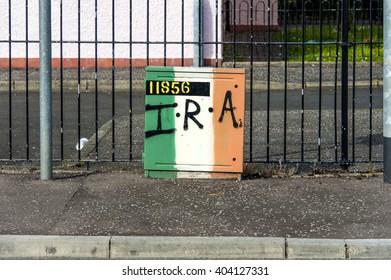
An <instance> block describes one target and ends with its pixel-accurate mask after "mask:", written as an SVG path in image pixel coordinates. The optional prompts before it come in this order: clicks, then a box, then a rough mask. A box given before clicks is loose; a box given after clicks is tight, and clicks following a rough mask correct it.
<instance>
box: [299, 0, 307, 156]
mask: <svg viewBox="0 0 391 280" xmlns="http://www.w3.org/2000/svg"><path fill="white" fill-rule="evenodd" d="M302 12H303V18H302V26H301V27H302V54H301V55H302V58H301V129H300V132H301V141H300V142H301V149H300V154H301V161H304V102H305V98H304V88H305V59H306V57H305V55H306V17H305V16H304V15H305V13H306V9H305V2H304V1H303V2H302Z"/></svg>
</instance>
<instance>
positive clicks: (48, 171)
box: [39, 0, 53, 180]
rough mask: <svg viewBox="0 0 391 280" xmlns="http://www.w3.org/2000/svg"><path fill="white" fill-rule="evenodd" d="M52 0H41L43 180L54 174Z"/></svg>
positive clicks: (40, 91)
mask: <svg viewBox="0 0 391 280" xmlns="http://www.w3.org/2000/svg"><path fill="white" fill-rule="evenodd" d="M50 1H51V0H39V62H40V67H39V76H40V78H39V79H40V86H39V103H40V109H39V117H40V159H41V162H40V163H41V180H50V179H52V176H53V164H52V65H51V63H52V51H51V42H52V36H51V33H52V30H51V2H50Z"/></svg>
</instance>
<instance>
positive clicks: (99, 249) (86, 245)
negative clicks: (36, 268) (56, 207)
mask: <svg viewBox="0 0 391 280" xmlns="http://www.w3.org/2000/svg"><path fill="white" fill-rule="evenodd" d="M109 244H110V237H109V236H107V237H106V236H33V235H3V236H0V259H108V258H109V257H110V255H109V249H110V248H109Z"/></svg>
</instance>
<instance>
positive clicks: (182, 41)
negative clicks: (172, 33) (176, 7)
mask: <svg viewBox="0 0 391 280" xmlns="http://www.w3.org/2000/svg"><path fill="white" fill-rule="evenodd" d="M181 7H182V8H181V65H182V66H185V43H184V42H185V1H184V0H182V6H181Z"/></svg>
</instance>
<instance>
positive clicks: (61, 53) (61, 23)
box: [60, 0, 64, 161]
mask: <svg viewBox="0 0 391 280" xmlns="http://www.w3.org/2000/svg"><path fill="white" fill-rule="evenodd" d="M63 39H64V38H63V1H62V0H61V1H60V138H61V140H60V141H61V143H60V158H61V161H63V160H64V64H63V63H64V62H63V55H64V43H63Z"/></svg>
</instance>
